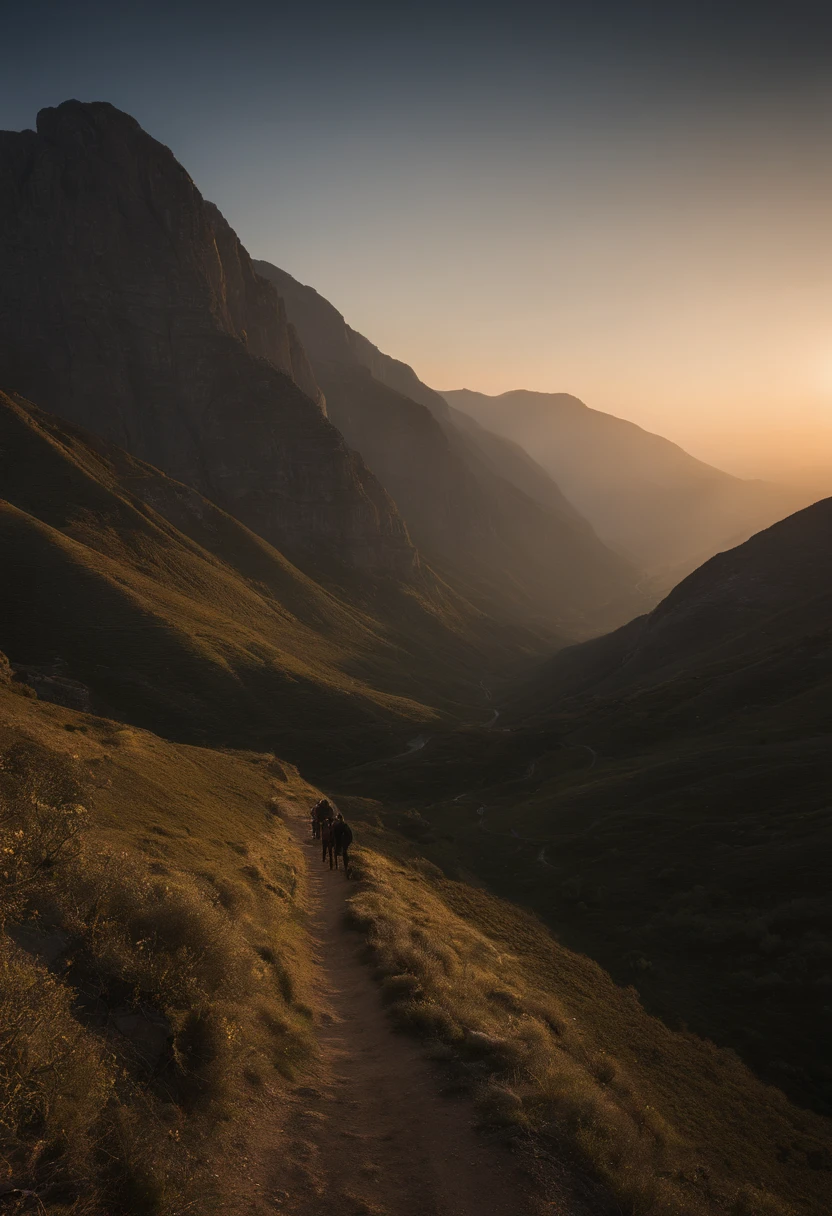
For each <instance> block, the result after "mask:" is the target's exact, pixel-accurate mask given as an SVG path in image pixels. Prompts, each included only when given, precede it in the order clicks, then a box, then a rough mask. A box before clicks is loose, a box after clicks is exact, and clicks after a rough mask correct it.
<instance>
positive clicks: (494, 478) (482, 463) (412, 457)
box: [254, 262, 638, 636]
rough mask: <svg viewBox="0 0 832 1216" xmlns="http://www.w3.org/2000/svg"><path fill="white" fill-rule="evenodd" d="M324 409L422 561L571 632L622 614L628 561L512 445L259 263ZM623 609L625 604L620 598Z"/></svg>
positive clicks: (483, 597) (500, 605)
mask: <svg viewBox="0 0 832 1216" xmlns="http://www.w3.org/2000/svg"><path fill="white" fill-rule="evenodd" d="M254 265H255V267H256V269H257V270H258V271H259V272H260V273H261V274H262V275H263V276H264V277H265V278H267V279H269V280H270V281H271V282H272V283H273V284H274V285H275V287H276V288H277V290H278V292H279V293H280V296H281V298H282V299H283V300H284V302H285V305H286V310H287V314H288V316H289V318H290V319H291V321H292V323H293V324H294V325H295V326H296V327H297V330H298V333H299V334H300V337H301V340H302V342H303V345H304V347H305V349H306V350H307V351H308V353H309V356H310V359H311V362H312V366H313V369H314V373H315V377H316V380H317V381H318V383H319V384H320V385H321V387H322V389H323V391H324V393H325V396H326V401H327V411H328V414H329V417H330V419H331V420H332V421H333V422H334V423H335V425H336V426H337V427H338V429H339V430H340V431H341V432H342V433H343V434H344V436H345V437H346V439H347V441H348V442H349V443H350V444H351V446H353V447H355V448H356V449H357V450H358V451H359V452H360V453H361V455H362V456H363V458H364V459H365V460H366V461H367V463H368V465H369V466H370V467H371V468H372V469H373V470H374V472H376V473H377V474H378V476H379V477H380V479H381V481H382V482H383V484H384V485H385V487H386V488H387V489H388V490H389V491H390V493H391V494H392V496H393V498H394V499H395V501H396V503H397V505H398V507H399V509H400V510H401V512H402V514H403V516H404V519H405V521H406V523H407V526H408V532H409V534H410V536H411V537H412V539H413V540H414V541H415V542H416V544H417V546H418V548H419V550H420V551H421V552H422V553H424V554H425V556H426V557H427V559H428V561H429V562H430V563H431V565H432V566H433V567H434V568H435V569H436V570H438V571H439V572H440V573H441V574H442V575H443V577H445V578H446V579H447V580H448V581H449V582H451V583H452V585H454V586H455V587H457V588H459V589H460V590H461V591H463V593H464V594H465V595H466V596H468V597H469V598H470V599H471V600H472V601H473V602H474V603H476V604H479V605H480V606H482V607H484V608H485V609H486V610H487V611H489V612H491V613H494V614H495V615H497V616H501V617H503V618H508V619H514V620H520V621H522V622H523V623H526V624H528V623H531V624H534V625H535V626H536V627H537V628H549V629H551V627H552V625H554V624H557V625H559V626H560V627H561V628H562V629H564V630H570V631H572V633H573V636H574V632H575V631H576V630H578V629H582V630H583V631H584V632H586V631H587V628H588V624H587V622H588V621H592V622H594V623H595V625H596V628H597V627H598V623H599V622H603V623H605V624H606V625H607V626H608V625H609V624H610V623H611V622H613V621H620V620H621V619H622V618H624V617H625V616H627V615H631V614H632V612H633V611H634V610H636V609H635V604H636V601H635V599H633V598H632V592H633V588H634V585H635V583H636V581H637V577H638V576H637V574H636V572H635V570H634V569H633V568H632V567H630V566H629V565H628V564H627V563H626V562H625V561H623V560H622V559H621V558H620V557H618V556H617V555H616V554H614V553H613V552H611V551H610V549H608V548H607V547H606V546H605V545H603V544H602V543H601V542H600V541H599V540H598V537H597V536H596V535H595V533H594V532H593V530H592V528H591V527H590V526H589V525H588V524H587V522H586V521H585V520H584V519H583V518H582V517H581V516H580V514H579V513H578V511H577V510H576V509H575V508H574V507H573V506H572V505H571V504H570V503H569V502H567V500H566V499H565V498H564V496H563V494H561V492H560V490H559V489H558V487H557V485H555V483H554V482H553V481H552V479H551V478H550V477H549V476H548V474H547V473H545V472H544V470H543V469H542V468H540V466H539V465H537V464H535V462H534V461H533V460H532V459H531V458H530V457H529V456H528V455H527V454H526V453H524V452H523V451H522V450H521V449H520V448H518V447H517V445H515V444H512V443H511V442H510V441H507V440H505V439H501V438H499V437H498V436H497V435H494V434H490V433H489V432H488V431H486V430H485V429H484V428H482V427H476V426H475V425H474V424H473V423H472V422H471V421H470V420H469V419H468V418H466V417H465V416H464V415H462V414H460V413H459V412H458V411H455V410H451V409H450V408H449V407H448V405H447V404H446V403H445V401H444V400H443V399H442V398H441V397H440V396H439V395H438V394H437V393H435V392H433V390H432V389H429V388H428V387H427V386H426V385H424V384H422V383H421V382H420V381H419V379H418V377H417V376H416V374H415V372H414V371H413V370H412V368H410V367H408V366H407V365H406V364H404V363H400V362H398V361H397V360H395V359H391V358H390V357H389V356H387V355H385V354H383V353H382V352H381V351H379V350H378V348H377V347H375V346H373V345H372V343H371V342H369V341H368V340H367V339H366V338H364V337H363V336H362V335H361V334H359V333H357V332H356V331H355V330H353V329H352V328H351V327H350V326H349V325H347V323H346V321H345V320H344V317H343V316H342V315H341V313H340V312H338V311H337V309H336V308H334V307H333V305H331V304H330V303H329V302H328V301H327V300H325V299H324V298H323V297H322V296H320V295H319V294H318V293H317V292H316V291H315V290H314V289H313V288H311V287H307V286H304V285H303V284H301V283H298V282H297V280H295V279H293V278H292V276H291V275H289V274H287V273H286V272H285V271H282V270H279V269H278V268H277V267H275V266H272V265H270V264H269V263H267V262H255V263H254ZM628 607H629V613H628V612H627V608H628Z"/></svg>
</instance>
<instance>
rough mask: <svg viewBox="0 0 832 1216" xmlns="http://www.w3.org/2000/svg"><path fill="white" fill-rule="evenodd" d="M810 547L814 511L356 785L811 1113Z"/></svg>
mask: <svg viewBox="0 0 832 1216" xmlns="http://www.w3.org/2000/svg"><path fill="white" fill-rule="evenodd" d="M830 553H832V499H826V500H824V501H822V502H819V503H816V504H814V505H813V506H811V507H808V508H806V509H805V510H803V511H800V512H798V513H797V514H795V515H792V516H790V517H789V518H787V519H785V520H783V521H781V522H779V523H777V524H775V525H774V526H773V527H771V528H769V529H767V530H766V531H765V532H762V533H759V534H758V535H756V536H754V537H752V538H751V539H750V540H748V541H746V542H745V543H744V544H742V545H740V546H739V547H737V548H735V549H733V550H731V551H730V552H727V553H721V554H719V555H717V556H716V557H714V558H712V559H711V560H710V561H709V562H707V563H706V564H705V565H704V566H702V567H701V568H700V569H698V570H697V571H695V572H694V573H693V574H691V575H690V576H689V577H688V578H687V579H685V580H684V581H683V582H682V583H681V584H680V585H679V586H678V587H676V588H675V590H674V591H673V592H672V593H671V594H670V595H669V596H668V597H667V598H666V599H665V600H664V601H663V602H662V603H661V604H660V605H659V606H658V607H657V608H656V609H654V611H653V612H651V613H649V614H648V615H646V616H643V617H640V618H639V619H637V620H635V621H632V622H631V623H630V624H629V625H626V626H624V627H623V628H622V629H619V630H617V631H616V632H615V633H612V634H609V635H607V636H606V637H603V638H597V639H593V640H592V641H589V642H585V643H583V644H581V645H579V646H575V647H571V648H569V649H567V650H564V651H561V652H560V654H558V655H557V656H556V657H555V658H554V659H553V660H552V661H550V662H549V663H548V664H547V665H546V667H545V669H544V670H543V671H542V672H541V673H540V674H539V677H538V678H537V679H536V681H535V682H534V684H533V686H532V687H529V688H526V689H525V690H524V691H523V692H522V693H521V694H519V695H518V696H517V697H516V699H515V700H514V702H513V703H504V704H503V705H502V706H501V709H502V714H501V717H500V725H501V727H504V728H506V729H504V730H503V731H499V730H490V731H486V732H482V731H463V732H461V733H458V734H457V735H456V736H455V737H454V738H453V739H448V740H442V741H437V743H436V744H435V745H434V746H433V747H432V748H427V749H425V750H424V752H422V753H420V756H419V763H418V766H417V765H416V764H415V763H414V762H410V763H406V764H405V765H404V767H403V769H402V770H401V771H400V772H399V773H397V774H386V773H385V772H384V771H383V770H378V773H377V775H376V776H375V777H374V778H373V781H372V783H371V779H370V778H369V777H368V774H367V772H366V771H365V772H364V773H363V775H362V789H363V790H364V791H367V790H368V789H369V788H374V789H375V796H376V797H379V798H380V799H382V801H383V802H384V803H385V804H386V805H391V806H392V805H395V803H396V800H397V799H399V798H401V799H403V800H405V801H406V804H407V805H409V806H413V805H414V804H415V805H419V804H422V805H425V807H426V809H425V815H426V817H427V818H428V819H429V820H430V824H431V832H432V833H433V834H434V835H435V836H436V837H437V838H438V839H440V840H441V839H443V838H444V836H445V834H448V835H451V836H453V837H455V838H457V839H458V838H460V837H464V838H465V839H466V841H467V846H466V862H465V864H466V866H467V867H469V868H471V869H473V870H474V871H475V872H476V873H477V874H479V875H480V876H481V877H482V878H484V879H485V880H486V881H487V882H490V883H491V884H493V885H494V886H495V887H496V888H497V889H498V890H500V891H501V892H502V893H504V894H506V895H510V896H512V897H514V898H518V897H521V898H522V899H523V900H524V902H527V903H528V904H529V905H530V906H531V907H533V908H534V909H535V911H537V912H538V913H539V914H540V915H541V916H543V917H544V918H545V919H546V921H547V922H548V923H549V924H550V925H551V926H552V927H553V928H555V929H556V931H557V932H558V934H559V936H560V937H561V940H563V941H564V942H565V943H567V944H569V945H570V946H572V947H573V948H576V949H579V950H581V951H584V952H586V953H589V954H590V955H592V956H593V957H594V958H596V959H597V960H598V961H599V962H600V963H601V964H602V965H603V966H604V967H606V968H608V969H609V970H610V972H611V974H612V975H613V977H614V978H615V979H616V980H618V981H619V982H620V983H626V984H629V983H632V984H634V985H635V986H636V987H637V988H638V991H639V993H640V994H641V996H642V999H643V1000H644V1002H645V1004H646V1005H647V1007H648V1008H649V1009H650V1010H651V1011H653V1012H655V1013H658V1014H660V1015H661V1016H662V1017H663V1018H664V1019H665V1020H666V1021H667V1022H668V1024H669V1025H670V1026H673V1027H675V1026H678V1025H679V1024H680V1022H681V1023H684V1024H686V1025H687V1026H689V1027H690V1028H691V1030H693V1031H695V1032H696V1033H698V1034H704V1035H706V1036H707V1037H709V1038H712V1039H713V1040H714V1041H716V1042H717V1043H719V1044H720V1045H722V1046H731V1047H733V1048H734V1049H735V1050H736V1051H737V1052H739V1053H740V1055H741V1056H742V1058H743V1059H744V1060H745V1061H746V1062H747V1063H748V1064H750V1065H751V1066H752V1067H753V1068H754V1069H755V1071H756V1072H757V1073H758V1074H759V1075H760V1076H762V1077H763V1078H764V1079H765V1080H766V1081H768V1082H769V1083H770V1084H773V1085H776V1086H778V1087H779V1088H781V1089H784V1090H785V1091H786V1092H787V1093H789V1094H790V1095H791V1096H792V1097H794V1098H795V1099H796V1100H797V1101H798V1102H799V1103H801V1104H804V1105H811V1106H813V1107H814V1108H816V1109H817V1110H819V1111H821V1112H823V1113H824V1114H830V1113H832V1069H831V1068H830V1060H829V1051H828V1016H829V993H830V990H832V970H830V968H831V967H832V952H830V948H829V931H830V927H832V897H830V888H829V881H828V876H829V872H830V867H832V805H831V804H830V797H829V791H830V788H832V719H831V718H830V713H829V706H830V703H832V562H830ZM396 783H398V784H396ZM427 806H430V809H427ZM478 811H480V814H479V816H478V814H477V812H478ZM477 827H478V828H479V829H480V830H478V831H477V830H475V829H476V828H477ZM441 863H442V864H443V865H448V866H451V865H452V864H453V863H452V860H451V856H450V852H449V851H448V850H444V853H443V857H442V859H441ZM451 872H453V871H451ZM789 1152H790V1154H793V1156H790V1157H789V1158H788V1160H789V1161H798V1160H799V1158H798V1156H797V1153H796V1150H795V1149H794V1148H791V1149H789ZM784 1160H785V1158H784ZM830 1160H832V1159H829V1158H828V1157H825V1156H823V1157H821V1158H818V1159H817V1160H815V1158H812V1161H811V1162H809V1164H808V1166H807V1167H806V1168H810V1169H816V1168H819V1169H827V1168H829V1161H830ZM812 1162H814V1164H812ZM824 1163H825V1164H824ZM799 1210H801V1211H802V1210H803V1209H802V1208H800V1209H799ZM807 1210H815V1209H807Z"/></svg>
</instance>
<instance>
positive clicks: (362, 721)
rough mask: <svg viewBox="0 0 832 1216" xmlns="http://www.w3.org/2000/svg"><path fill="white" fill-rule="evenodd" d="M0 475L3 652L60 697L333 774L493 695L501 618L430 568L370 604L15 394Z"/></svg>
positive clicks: (4, 405)
mask: <svg viewBox="0 0 832 1216" xmlns="http://www.w3.org/2000/svg"><path fill="white" fill-rule="evenodd" d="M0 485H2V492H3V497H2V499H0V568H2V570H3V578H4V587H5V588H6V594H5V595H4V596H3V599H2V606H0V639H2V642H1V643H0V645H2V649H3V650H4V651H5V652H6V653H7V654H8V655H9V656H10V657H11V659H12V660H13V661H14V662H15V663H16V664H18V665H19V666H20V667H21V669H22V670H23V671H24V673H25V677H26V679H27V681H28V682H29V683H30V684H32V685H33V686H34V687H35V688H36V689H37V690H38V692H39V694H40V695H44V696H46V697H47V699H58V700H61V701H63V702H64V703H68V704H73V705H76V707H78V708H83V709H89V708H90V707H91V706H92V707H93V708H95V709H97V711H98V712H101V713H108V714H110V715H111V716H115V717H120V718H122V719H126V720H128V721H133V722H135V723H137V724H138V725H141V726H145V727H147V728H149V729H155V730H157V731H161V732H162V733H164V734H166V735H168V737H171V738H176V739H181V740H185V741H190V742H193V741H197V742H203V741H211V742H214V743H218V742H219V743H224V744H229V743H231V744H236V745H237V746H240V745H243V744H250V743H251V742H252V740H257V741H258V742H259V743H260V745H261V746H269V747H276V746H277V747H279V748H280V749H281V754H284V755H287V756H289V757H290V758H292V759H301V758H302V759H303V760H304V761H305V762H306V763H308V764H312V765H314V766H315V767H324V768H325V767H326V766H327V764H330V765H331V764H334V763H335V762H336V758H337V757H339V756H346V757H352V758H356V757H358V756H360V755H361V754H362V753H363V754H364V755H365V756H375V755H378V754H379V753H380V752H383V751H385V750H387V751H390V750H391V748H392V747H394V746H395V745H396V744H398V745H399V746H403V738H404V737H407V736H408V735H409V734H412V733H413V732H414V731H415V729H416V728H417V726H418V725H423V724H427V723H430V722H439V721H440V720H441V719H442V718H443V717H447V716H448V714H449V713H453V712H455V711H457V710H458V702H459V701H460V700H461V701H462V702H463V703H464V702H465V701H466V700H467V701H468V702H469V703H473V704H476V705H479V703H480V702H481V700H482V692H481V689H480V687H479V681H480V680H481V679H482V677H483V675H484V674H485V673H487V672H488V671H489V670H490V669H491V667H492V665H493V663H494V659H495V646H494V641H495V639H494V635H493V629H492V628H491V627H490V626H487V625H486V623H485V622H483V621H482V620H481V618H479V617H478V616H477V614H476V613H474V612H473V611H472V610H471V609H470V607H469V606H467V605H466V604H465V603H464V602H463V601H460V600H459V598H458V597H455V596H453V594H452V593H450V592H449V591H448V590H447V589H446V588H443V586H442V584H440V583H438V582H437V581H436V580H435V579H433V578H432V576H428V575H427V574H425V575H424V576H423V577H422V578H421V580H420V582H419V584H418V585H416V584H412V583H411V584H409V585H406V589H405V590H403V591H401V592H397V591H396V588H395V586H393V587H392V588H388V589H387V591H386V593H385V592H383V591H382V590H381V589H378V588H377V589H376V592H375V594H374V595H373V596H372V597H371V600H370V602H369V603H367V604H366V605H365V606H364V607H363V608H360V607H357V606H356V603H355V599H356V597H355V596H354V595H353V596H352V597H342V598H338V597H336V596H335V595H333V594H332V593H331V592H328V591H326V590H324V588H322V587H321V586H319V585H318V584H316V583H315V582H313V580H312V579H310V578H309V577H308V576H306V575H305V574H303V573H302V572H301V571H300V570H298V569H297V568H296V567H294V566H293V565H292V564H291V563H290V562H289V561H288V560H287V559H286V558H285V557H284V556H283V555H282V554H281V553H279V552H278V551H277V550H276V549H274V548H273V547H272V546H271V545H269V544H268V542H267V541H264V540H263V539H262V538H261V537H258V536H257V535H255V534H254V533H253V532H251V531H249V529H247V528H246V527H245V526H244V525H243V524H241V523H240V522H239V521H238V520H236V519H234V518H233V517H232V516H230V515H228V514H226V513H225V512H224V511H222V510H221V509H220V508H218V507H216V506H215V505H214V504H213V503H211V502H210V501H208V500H207V499H205V498H204V497H203V496H202V495H200V494H199V493H198V492H197V491H196V490H194V489H193V488H191V487H190V486H186V485H184V484H182V483H181V482H176V481H174V480H173V479H171V478H169V477H167V476H166V475H165V474H163V473H161V472H160V471H159V470H157V469H155V468H153V467H152V466H150V465H148V464H146V463H144V462H141V461H138V460H136V459H135V458H134V457H132V456H129V455H128V454H127V453H126V452H124V451H123V450H121V449H119V448H117V447H116V446H115V445H113V444H110V443H108V442H106V441H104V440H101V439H98V438H96V437H93V436H91V435H89V434H87V433H85V432H83V431H81V430H79V429H78V428H76V427H73V426H71V425H70V424H68V423H65V422H62V421H60V420H59V419H57V418H55V417H54V416H52V415H49V414H45V413H43V412H42V411H40V410H38V409H37V408H36V407H34V406H33V405H31V403H29V402H26V401H24V400H23V399H21V398H11V397H9V396H7V395H5V394H2V393H0ZM67 696H69V700H68V701H67Z"/></svg>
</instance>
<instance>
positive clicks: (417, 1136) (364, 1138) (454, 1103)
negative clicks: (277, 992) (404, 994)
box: [264, 824, 562, 1216]
mask: <svg viewBox="0 0 832 1216" xmlns="http://www.w3.org/2000/svg"><path fill="white" fill-rule="evenodd" d="M303 827H305V824H304V825H303ZM296 831H297V834H298V839H299V840H300V841H301V843H302V847H303V849H304V851H305V854H306V858H307V866H308V871H309V888H310V905H311V907H310V932H311V935H312V938H313V941H314V943H315V949H316V954H317V962H318V964H319V967H320V986H319V993H318V995H319V999H320V1002H321V1007H322V1009H323V1013H322V1015H321V1017H320V1019H319V1025H318V1041H319V1044H320V1048H321V1055H322V1059H321V1069H320V1078H319V1081H318V1083H317V1084H315V1085H300V1086H296V1087H295V1089H294V1091H293V1093H292V1095H291V1105H290V1109H289V1110H288V1111H287V1112H286V1123H285V1131H286V1142H285V1143H284V1144H283V1145H282V1146H281V1158H280V1160H279V1161H275V1162H274V1163H273V1166H272V1169H271V1178H270V1179H269V1184H268V1186H267V1188H266V1190H267V1192H269V1193H270V1194H269V1199H270V1200H271V1205H270V1206H271V1208H272V1210H276V1211H279V1212H283V1213H287V1214H289V1216H531V1214H532V1213H538V1212H540V1211H541V1207H540V1206H539V1204H538V1205H534V1204H533V1203H532V1201H530V1200H528V1199H527V1198H526V1195H527V1192H528V1191H529V1189H530V1179H529V1178H528V1176H527V1175H526V1174H525V1173H524V1171H523V1169H522V1167H521V1164H520V1162H519V1161H518V1160H517V1159H516V1157H515V1155H513V1154H512V1153H511V1151H510V1150H509V1149H508V1148H507V1147H506V1146H505V1145H503V1144H499V1143H494V1142H490V1143H489V1142H488V1140H487V1139H486V1138H484V1137H483V1136H482V1135H480V1134H479V1133H478V1132H477V1131H476V1129H475V1127H474V1126H473V1119H474V1112H473V1108H472V1106H471V1104H470V1102H469V1100H468V1099H466V1098H461V1097H459V1096H446V1095H444V1094H443V1093H442V1073H441V1069H440V1066H437V1065H433V1064H432V1063H431V1062H430V1061H429V1060H428V1059H427V1058H426V1057H425V1055H424V1053H423V1050H422V1048H421V1047H420V1045H419V1044H418V1042H416V1041H415V1040H413V1039H410V1038H408V1037H406V1036H404V1035H401V1034H397V1033H396V1032H395V1031H394V1030H393V1029H392V1028H391V1026H390V1023H389V1021H388V1019H387V1017H386V1015H385V1012H384V1008H383V1005H382V1002H381V998H380V995H379V991H378V987H377V985H376V983H375V981H374V979H373V977H372V974H371V972H370V968H369V967H368V966H367V964H366V962H365V961H363V960H362V958H361V939H360V937H359V935H358V934H357V933H355V932H353V931H351V930H350V929H348V928H347V927H346V926H345V924H344V911H345V901H346V899H347V896H348V895H349V893H350V891H351V890H352V889H353V888H352V884H351V883H350V882H348V881H347V880H346V878H345V876H344V873H343V871H340V870H339V871H338V872H337V873H336V872H330V870H329V868H328V867H327V868H324V867H323V866H322V865H321V860H320V856H321V855H320V847H319V845H318V842H317V841H315V842H313V841H312V839H311V837H309V836H308V835H306V833H305V832H304V831H303V828H302V827H301V826H300V825H298V826H297V828H296ZM264 1197H265V1196H264ZM545 1210H551V1211H552V1212H555V1211H558V1212H559V1211H561V1210H562V1209H561V1208H560V1207H557V1208H555V1207H553V1208H548V1207H547V1208H546V1209H545Z"/></svg>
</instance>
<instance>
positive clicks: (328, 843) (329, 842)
mask: <svg viewBox="0 0 832 1216" xmlns="http://www.w3.org/2000/svg"><path fill="white" fill-rule="evenodd" d="M334 843H335V841H334V839H333V831H332V820H331V819H322V820H321V861H326V856H327V853H328V854H329V868H330V870H331V869H332V847H333V845H334Z"/></svg>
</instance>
